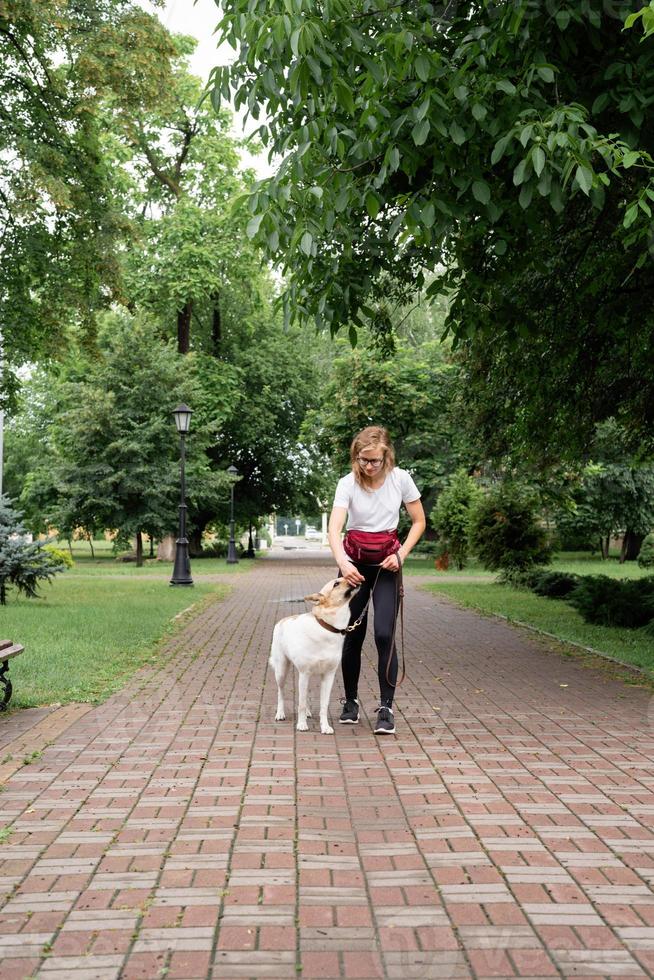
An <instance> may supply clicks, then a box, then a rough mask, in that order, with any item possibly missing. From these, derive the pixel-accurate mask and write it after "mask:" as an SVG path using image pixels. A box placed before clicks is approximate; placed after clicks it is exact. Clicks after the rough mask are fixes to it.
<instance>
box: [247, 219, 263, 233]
mask: <svg viewBox="0 0 654 980" xmlns="http://www.w3.org/2000/svg"><path fill="white" fill-rule="evenodd" d="M262 221H263V215H262V214H255V216H254V217H253V218H250V220H249V221H248V223H247V228H246V229H245V233H246V235H247V236H248V238H254V237H255V235H256V234H257V232H258V231H259V226H260V225H261V222H262Z"/></svg>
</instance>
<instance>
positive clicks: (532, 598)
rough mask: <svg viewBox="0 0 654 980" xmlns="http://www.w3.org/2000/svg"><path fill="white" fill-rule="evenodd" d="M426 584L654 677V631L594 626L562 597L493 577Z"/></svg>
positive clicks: (436, 590) (471, 605) (466, 602)
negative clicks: (547, 595)
mask: <svg viewBox="0 0 654 980" xmlns="http://www.w3.org/2000/svg"><path fill="white" fill-rule="evenodd" d="M568 564H569V563H567V562H562V563H561V564H559V563H557V564H556V565H555V566H554V567H556V568H568ZM571 564H575V565H576V564H577V563H576V562H573V563H571ZM622 567H623V568H624V566H622ZM573 570H576V568H575V569H573ZM639 571H640V570H639ZM607 574H608V573H607ZM425 588H426V589H429V590H430V591H433V592H436V593H438V594H439V595H442V596H445V597H446V598H448V599H452V600H454V601H455V602H457V603H459V604H461V605H463V606H466V607H468V608H470V609H477V610H479V611H480V612H482V613H492V614H499V615H501V616H505V617H507V618H508V619H509V620H513V621H517V622H521V623H525V624H527V625H529V626H531V627H535V628H536V629H539V630H543V631H544V632H546V633H551V634H553V635H554V636H555V637H557V639H559V640H562V641H564V642H565V641H568V642H572V643H578V644H581V645H582V646H585V647H591V648H592V649H593V650H596V651H598V652H599V653H603V654H605V655H607V656H609V657H614V658H615V659H616V660H619V661H620V662H621V663H625V664H632V665H634V666H636V667H640V668H642V669H643V670H645V671H647V673H648V675H649V677H650V678H652V679H654V640H653V638H652V636H651V634H650V635H649V636H648V635H647V634H646V633H643V632H642V631H640V630H628V629H619V628H615V627H611V628H609V627H605V626H592V625H591V624H590V623H585V622H584V620H583V619H582V618H581V616H580V615H579V613H578V612H576V610H574V609H573V608H572V606H570V605H569V604H568V603H567V602H565V601H563V600H561V599H546V598H542V597H540V596H537V595H534V593H533V592H528V591H527V590H523V589H513V588H511V587H510V586H506V585H498V584H497V583H495V582H492V581H491V582H488V583H485V582H483V583H479V582H477V583H475V582H464V581H461V582H446V581H443V582H437V581H435V582H434V583H431V582H430V583H429V584H428V585H426V586H425Z"/></svg>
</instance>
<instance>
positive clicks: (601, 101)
mask: <svg viewBox="0 0 654 980" xmlns="http://www.w3.org/2000/svg"><path fill="white" fill-rule="evenodd" d="M610 101H611V96H610V95H609V93H608V92H602V93H601V94H600V95H598V96H597V98H596V99H595V101H594V102H593V107H592V109H591V110H590V111H591V112H592V114H593V115H594V116H595V115H598V114H599V113H600V112H602V111H603V110H604V109H606V107H607V105H608V104H609V102H610Z"/></svg>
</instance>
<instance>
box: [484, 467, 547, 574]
mask: <svg viewBox="0 0 654 980" xmlns="http://www.w3.org/2000/svg"><path fill="white" fill-rule="evenodd" d="M470 544H471V547H472V550H473V551H475V552H476V554H477V555H478V556H479V559H480V560H481V562H482V564H483V565H484V566H485V567H486V568H488V569H490V570H491V571H493V572H494V571H500V572H502V573H503V574H502V577H503V578H504V580H506V581H509V580H510V579H511V577H512V576H514V575H515V572H518V571H527V570H530V569H532V570H533V568H534V567H535V566H538V565H548V564H549V563H550V561H551V556H552V553H551V548H550V545H549V543H548V540H547V534H546V532H545V529H544V528H543V527H542V525H541V524H540V523H539V520H538V515H537V512H536V506H535V503H534V501H533V498H532V497H530V495H529V494H528V493H526V492H525V491H524V490H522V489H521V488H519V487H515V486H510V485H509V486H507V485H504V486H500V487H497V488H496V489H494V490H492V491H491V492H490V493H489V494H488V496H487V497H486V498H485V499H484V500H483V501H482V502H481V503H480V504H479V505H478V507H477V509H476V511H475V513H474V515H473V517H472V520H471V525H470Z"/></svg>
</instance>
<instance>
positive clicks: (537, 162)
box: [531, 146, 545, 177]
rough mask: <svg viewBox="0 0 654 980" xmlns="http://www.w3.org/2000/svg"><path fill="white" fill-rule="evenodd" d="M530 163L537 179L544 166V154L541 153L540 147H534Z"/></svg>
mask: <svg viewBox="0 0 654 980" xmlns="http://www.w3.org/2000/svg"><path fill="white" fill-rule="evenodd" d="M531 163H532V166H533V168H534V173H535V174H536V176H537V177H540V175H541V174H542V172H543V167H544V166H545V153H544V152H543V149H542V147H540V146H537V147H536V149H535V150H534V152H533V153H532V157H531Z"/></svg>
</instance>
